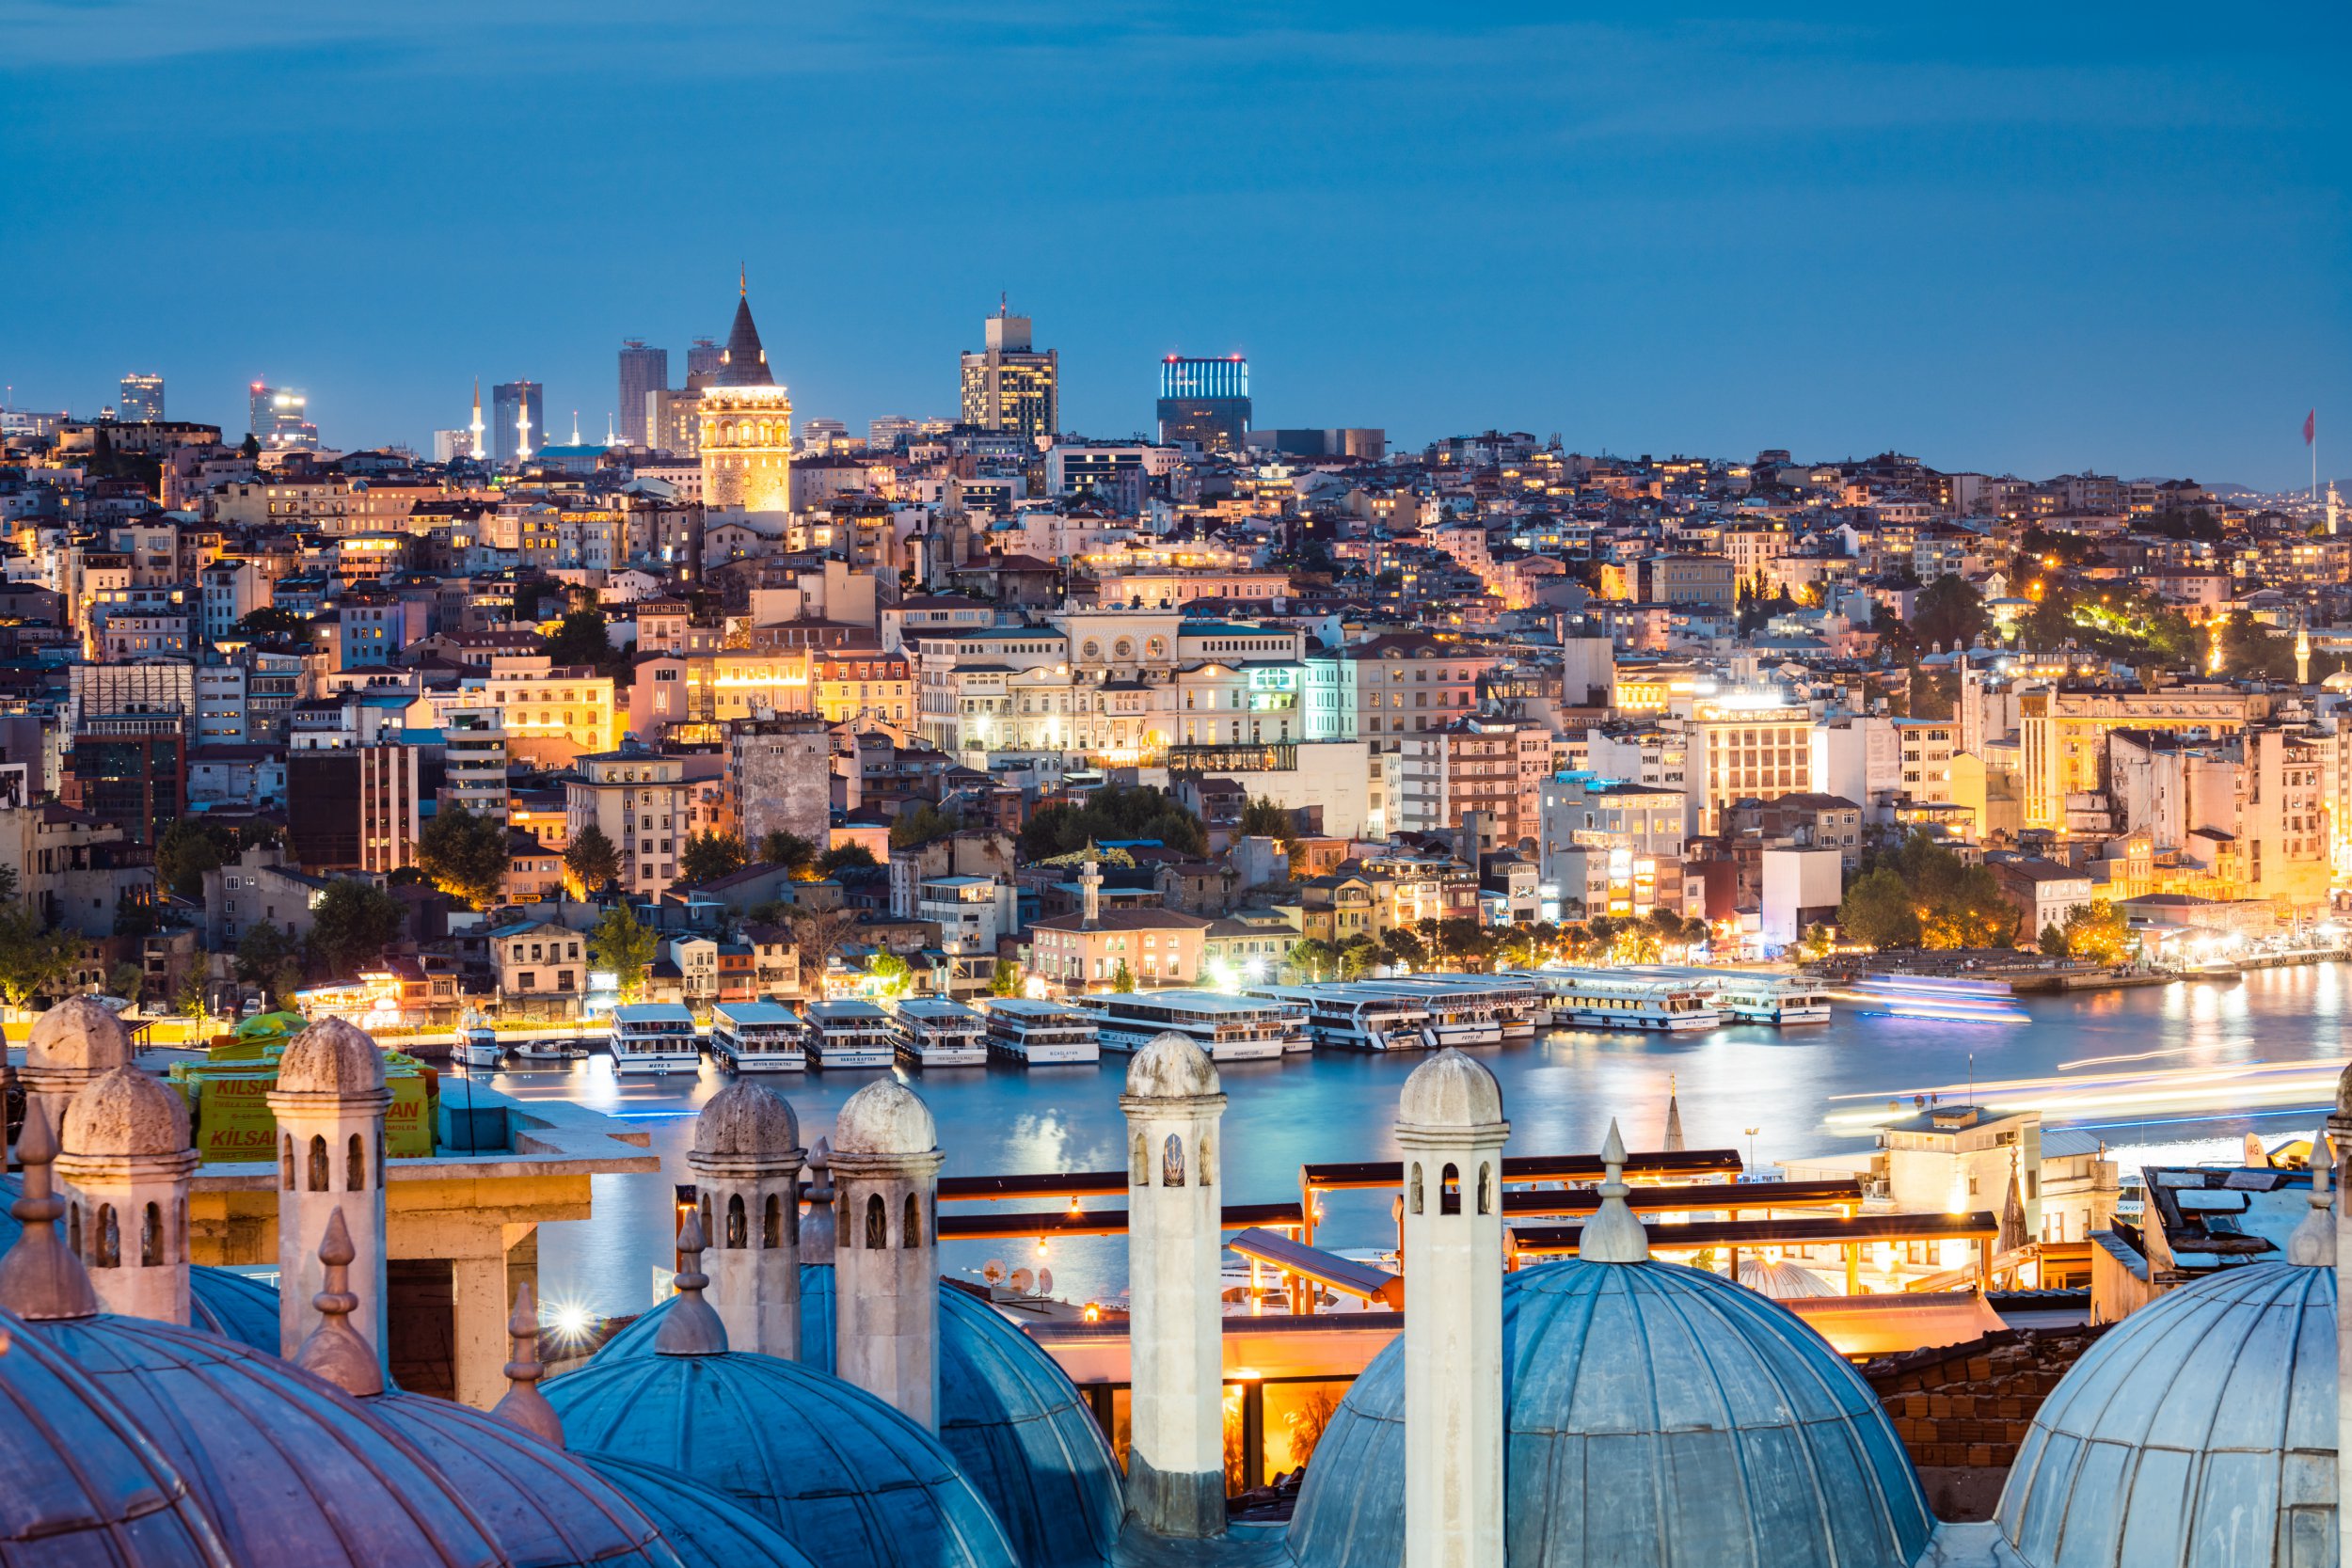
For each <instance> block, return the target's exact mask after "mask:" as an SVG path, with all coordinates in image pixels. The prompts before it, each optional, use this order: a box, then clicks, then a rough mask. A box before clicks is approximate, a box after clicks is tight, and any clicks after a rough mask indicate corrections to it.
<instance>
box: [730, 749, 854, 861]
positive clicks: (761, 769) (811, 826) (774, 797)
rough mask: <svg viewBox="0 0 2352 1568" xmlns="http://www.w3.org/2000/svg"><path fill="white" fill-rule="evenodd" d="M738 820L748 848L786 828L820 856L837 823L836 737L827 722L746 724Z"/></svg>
mask: <svg viewBox="0 0 2352 1568" xmlns="http://www.w3.org/2000/svg"><path fill="white" fill-rule="evenodd" d="M733 761H734V771H735V788H736V819H737V820H738V821H739V822H740V823H741V824H742V827H741V829H740V832H741V833H742V837H743V843H744V847H746V848H748V849H749V850H750V851H751V853H752V854H753V855H755V856H756V855H757V854H758V853H759V841H760V840H761V839H762V838H764V837H766V836H767V835H768V834H769V833H771V832H775V831H777V830H778V829H782V830H783V831H784V832H790V833H797V834H799V835H800V836H801V837H803V838H804V839H807V840H808V841H809V842H810V843H812V844H814V845H816V846H817V847H818V851H819V852H820V853H821V852H822V851H823V850H824V848H825V847H826V844H827V842H828V837H829V832H830V825H831V823H832V821H833V738H832V736H831V734H830V733H829V732H828V731H827V729H826V727H825V726H824V725H822V724H805V725H799V724H787V723H772V724H761V725H757V726H747V727H746V728H745V729H744V730H740V731H739V732H738V733H737V735H736V736H735V742H734V758H733Z"/></svg>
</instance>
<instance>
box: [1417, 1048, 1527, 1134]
mask: <svg viewBox="0 0 2352 1568" xmlns="http://www.w3.org/2000/svg"><path fill="white" fill-rule="evenodd" d="M1396 1119H1397V1120H1398V1121H1400V1122H1403V1123H1406V1124H1408V1125H1411V1126H1415V1127H1491V1126H1493V1125H1494V1124H1495V1123H1497V1122H1499V1121H1501V1120H1502V1085H1500V1084H1498V1083H1496V1082H1495V1075H1494V1074H1493V1073H1491V1072H1489V1071H1487V1070H1486V1068H1485V1067H1484V1066H1483V1065H1481V1064H1480V1063H1477V1062H1474V1061H1472V1060H1470V1058H1469V1057H1468V1056H1465V1055H1463V1054H1462V1053H1460V1052H1459V1051H1455V1050H1453V1049H1450V1048H1449V1049H1447V1050H1444V1051H1440V1052H1439V1053H1438V1054H1436V1055H1435V1056H1432V1057H1430V1058H1429V1060H1427V1061H1425V1062H1423V1063H1422V1064H1421V1066H1419V1067H1417V1068H1415V1069H1413V1072H1412V1076H1411V1077H1409V1078H1407V1079H1406V1080H1405V1090H1404V1093H1403V1094H1401V1095H1400V1096H1399V1097H1398V1099H1397V1108H1396Z"/></svg>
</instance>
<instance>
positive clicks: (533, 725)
mask: <svg viewBox="0 0 2352 1568" xmlns="http://www.w3.org/2000/svg"><path fill="white" fill-rule="evenodd" d="M479 700H480V702H481V703H484V704H486V705H493V706H495V707H496V708H497V709H498V712H499V716H500V719H501V721H502V723H503V726H504V728H505V730H506V753H507V755H508V756H509V757H512V758H514V759H515V760H516V761H527V762H535V763H540V764H544V765H546V766H549V767H557V768H560V767H563V766H564V765H566V764H568V763H569V762H570V761H571V760H572V759H573V758H574V757H576V756H578V755H580V753H581V752H609V751H612V749H613V748H614V747H616V746H618V745H620V743H621V724H620V718H619V714H618V712H617V710H616V709H615V708H614V706H613V702H612V676H610V675H604V674H599V673H596V670H595V669H594V668H593V667H591V666H589V665H584V664H582V665H574V666H570V667H555V666H550V665H549V663H548V660H547V658H546V657H544V656H542V657H520V658H502V659H500V660H498V661H497V662H496V664H495V665H494V666H493V667H492V670H491V673H490V674H489V675H488V676H487V677H486V678H485V680H484V681H483V683H482V695H481V698H480V699H479Z"/></svg>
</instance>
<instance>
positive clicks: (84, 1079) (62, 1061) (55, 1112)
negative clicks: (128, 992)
mask: <svg viewBox="0 0 2352 1568" xmlns="http://www.w3.org/2000/svg"><path fill="white" fill-rule="evenodd" d="M130 1065H131V1036H130V1033H129V1031H127V1030H125V1029H124V1028H123V1027H122V1020H120V1019H119V1018H117V1017H116V1016H115V1015H114V1014H113V1013H112V1012H111V1011H109V1010H108V1009H107V1008H104V1007H102V1006H99V1005H98V1004H97V1003H95V1002H93V1001H91V1000H90V999H89V998H88V997H87V996H72V997H68V998H67V999H66V1000H65V1001H63V1002H60V1003H58V1004H57V1005H56V1006H54V1007H52V1008H50V1009H49V1010H48V1011H47V1012H45V1013H43V1014H41V1015H40V1017H39V1018H37V1019H35V1020H34V1021H33V1031H32V1034H31V1035H30V1036H29V1037H27V1038H26V1040H25V1042H24V1097H25V1099H26V1100H27V1101H34V1100H38V1101H40V1104H41V1109H42V1110H44V1111H46V1112H47V1113H48V1116H49V1130H50V1132H52V1133H55V1132H57V1131H58V1129H60V1128H62V1127H63V1126H64V1125H65V1112H66V1107H67V1106H69V1105H71V1104H72V1103H73V1097H74V1096H75V1095H77V1094H79V1093H81V1092H82V1090H83V1089H84V1088H85V1087H87V1086H88V1085H91V1084H94V1083H96V1082H97V1081H98V1080H99V1079H101V1078H103V1077H104V1076H105V1075H106V1074H107V1073H110V1072H112V1071H114V1070H115V1069H117V1068H125V1067H129V1066H130Z"/></svg>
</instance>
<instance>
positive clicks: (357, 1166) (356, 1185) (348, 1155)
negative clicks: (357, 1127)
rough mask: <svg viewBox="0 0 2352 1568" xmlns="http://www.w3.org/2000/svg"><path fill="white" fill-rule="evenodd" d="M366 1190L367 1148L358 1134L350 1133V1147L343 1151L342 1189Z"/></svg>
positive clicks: (349, 1191)
mask: <svg viewBox="0 0 2352 1568" xmlns="http://www.w3.org/2000/svg"><path fill="white" fill-rule="evenodd" d="M367 1190H368V1154H367V1148H366V1146H365V1145H364V1144H362V1143H361V1142H360V1141H359V1134H358V1133H357V1132H354V1133H353V1134H352V1135H351V1147H350V1148H347V1149H345V1150H344V1151H343V1191H345V1192H347V1193H363V1192H366V1191H367Z"/></svg>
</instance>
